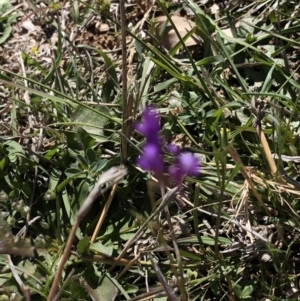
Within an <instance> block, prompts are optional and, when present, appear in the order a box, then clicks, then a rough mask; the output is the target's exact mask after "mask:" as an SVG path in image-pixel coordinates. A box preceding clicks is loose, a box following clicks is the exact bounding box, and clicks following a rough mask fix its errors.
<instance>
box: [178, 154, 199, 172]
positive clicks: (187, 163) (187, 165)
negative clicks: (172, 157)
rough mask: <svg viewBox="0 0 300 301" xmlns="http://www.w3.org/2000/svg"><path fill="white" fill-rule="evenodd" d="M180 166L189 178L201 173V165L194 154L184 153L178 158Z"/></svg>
mask: <svg viewBox="0 0 300 301" xmlns="http://www.w3.org/2000/svg"><path fill="white" fill-rule="evenodd" d="M178 164H179V167H180V169H181V170H182V172H183V173H184V174H186V175H189V176H196V175H198V174H199V171H200V163H199V160H198V158H196V157H195V156H194V155H193V154H192V153H188V152H186V153H182V154H180V155H179V157H178Z"/></svg>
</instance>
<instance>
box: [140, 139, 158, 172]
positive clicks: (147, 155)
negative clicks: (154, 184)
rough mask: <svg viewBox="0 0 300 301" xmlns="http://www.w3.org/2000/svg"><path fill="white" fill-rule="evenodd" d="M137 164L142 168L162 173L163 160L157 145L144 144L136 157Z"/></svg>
mask: <svg viewBox="0 0 300 301" xmlns="http://www.w3.org/2000/svg"><path fill="white" fill-rule="evenodd" d="M137 164H138V165H139V166H140V167H141V168H143V169H144V170H148V171H154V172H155V173H162V171H163V168H164V162H163V158H162V155H161V153H160V148H159V146H157V145H155V144H146V145H145V146H144V148H143V154H142V155H141V156H140V158H139V159H138V161H137Z"/></svg>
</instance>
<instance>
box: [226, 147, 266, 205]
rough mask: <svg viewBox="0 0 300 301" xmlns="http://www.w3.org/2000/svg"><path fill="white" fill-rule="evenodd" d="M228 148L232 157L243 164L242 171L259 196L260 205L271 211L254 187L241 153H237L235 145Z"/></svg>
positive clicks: (256, 195)
mask: <svg viewBox="0 0 300 301" xmlns="http://www.w3.org/2000/svg"><path fill="white" fill-rule="evenodd" d="M228 149H229V153H230V155H231V157H232V159H233V160H234V162H235V163H236V164H237V163H239V164H241V173H242V175H243V177H244V178H245V179H246V180H247V182H248V184H249V186H250V188H251V190H252V192H253V194H254V195H255V197H256V198H257V200H258V202H259V203H260V205H261V206H262V207H263V208H264V209H265V210H266V211H269V208H268V207H267V206H266V205H265V203H264V202H263V200H262V198H261V196H260V194H259V193H258V192H257V190H256V188H255V187H254V185H253V182H252V180H251V178H250V177H249V175H248V172H247V170H246V168H245V166H244V165H243V163H242V160H241V158H240V156H239V154H238V153H237V151H236V150H235V148H234V147H233V146H231V145H230V146H229V148H228Z"/></svg>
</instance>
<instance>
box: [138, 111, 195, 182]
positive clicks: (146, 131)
mask: <svg viewBox="0 0 300 301" xmlns="http://www.w3.org/2000/svg"><path fill="white" fill-rule="evenodd" d="M135 129H136V130H137V131H139V132H140V133H141V134H142V135H143V136H144V137H145V138H146V144H145V146H144V147H143V153H142V155H141V156H140V157H139V158H138V160H137V164H138V165H139V166H140V167H141V168H142V169H144V170H148V171H153V172H154V174H155V176H156V177H157V178H160V177H161V176H162V173H163V170H164V158H163V144H162V140H161V139H160V137H159V131H160V123H159V114H158V111H157V110H156V109H155V108H153V107H149V106H148V107H146V108H145V110H144V111H143V114H142V122H141V123H138V124H136V125H135ZM166 151H167V152H169V153H171V154H173V155H174V161H173V164H172V165H170V166H169V168H168V172H169V175H170V177H171V179H172V180H173V181H174V182H175V183H176V184H181V183H182V181H183V180H184V178H185V177H186V176H196V175H198V174H199V169H200V163H199V160H198V159H197V158H196V157H195V156H194V155H193V154H192V153H190V152H180V150H179V148H178V147H177V146H176V145H174V144H169V145H168V146H167V147H166Z"/></svg>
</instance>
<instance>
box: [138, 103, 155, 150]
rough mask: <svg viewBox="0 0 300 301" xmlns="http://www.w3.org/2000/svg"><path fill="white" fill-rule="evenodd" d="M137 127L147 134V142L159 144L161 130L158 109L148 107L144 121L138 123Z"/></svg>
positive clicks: (143, 116) (144, 113) (143, 117)
mask: <svg viewBox="0 0 300 301" xmlns="http://www.w3.org/2000/svg"><path fill="white" fill-rule="evenodd" d="M135 129H136V130H137V131H139V132H140V133H141V134H142V135H144V136H145V138H146V140H147V143H153V144H158V143H159V131H160V124H159V115H158V111H157V110H156V109H155V108H153V107H149V106H148V107H146V108H145V110H144V112H143V115H142V122H141V123H138V124H136V125H135Z"/></svg>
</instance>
